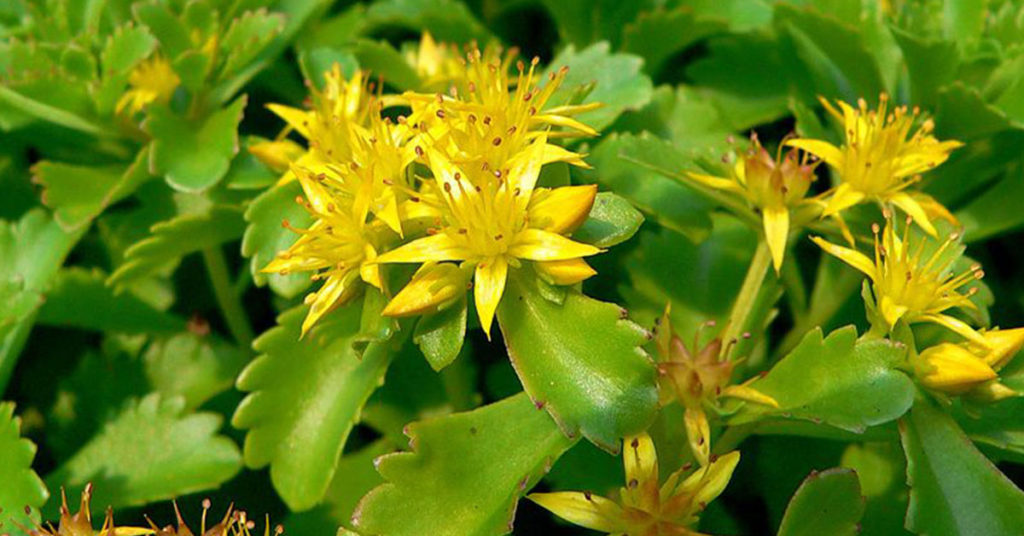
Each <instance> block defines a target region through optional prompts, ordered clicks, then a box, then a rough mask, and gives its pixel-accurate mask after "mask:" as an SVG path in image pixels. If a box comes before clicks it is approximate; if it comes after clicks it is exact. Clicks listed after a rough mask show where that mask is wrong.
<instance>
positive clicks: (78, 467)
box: [45, 394, 241, 517]
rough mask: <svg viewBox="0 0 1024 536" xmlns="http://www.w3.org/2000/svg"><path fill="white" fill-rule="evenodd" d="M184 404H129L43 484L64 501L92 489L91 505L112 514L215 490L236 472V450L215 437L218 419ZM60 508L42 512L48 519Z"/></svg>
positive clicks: (156, 400) (155, 398)
mask: <svg viewBox="0 0 1024 536" xmlns="http://www.w3.org/2000/svg"><path fill="white" fill-rule="evenodd" d="M184 406H185V401H184V400H183V399H181V398H170V399H166V398H161V397H160V395H156V394H153V395H149V396H147V397H145V398H143V399H141V400H138V401H136V402H132V403H130V404H129V405H128V406H126V407H125V408H124V410H123V411H122V412H121V413H120V414H119V415H118V416H117V417H116V418H114V419H113V420H112V421H110V422H109V423H107V425H106V426H105V427H104V428H103V430H102V431H100V433H99V434H98V435H97V436H96V437H94V438H93V439H92V440H91V441H89V443H87V444H86V445H85V446H84V447H82V448H81V450H79V451H78V452H77V453H76V454H75V455H74V456H72V457H71V458H70V459H69V460H67V461H65V462H64V463H63V464H62V465H61V466H60V467H59V468H58V469H57V470H55V471H54V472H53V473H51V474H50V475H48V476H47V477H46V482H47V485H49V486H50V487H52V488H54V489H56V488H57V487H60V486H64V487H65V488H67V493H68V495H70V496H72V497H74V496H77V495H79V493H81V491H82V489H83V488H84V487H85V485H86V484H87V483H89V482H92V483H93V484H94V486H95V488H94V493H93V502H94V503H95V504H103V505H111V506H113V507H114V508H121V507H125V506H136V505H141V504H146V503H148V502H153V501H160V500H166V499H170V498H172V497H176V496H179V495H184V494H186V493H192V492H196V491H203V490H207V489H211V488H214V487H216V486H218V485H220V484H221V483H223V482H225V481H227V480H228V479H230V478H231V477H232V476H234V475H235V474H236V473H237V472H238V470H239V469H240V467H241V456H240V454H239V452H238V447H236V446H235V444H234V443H233V442H232V441H231V440H230V439H228V438H226V437H224V436H218V435H216V433H217V430H218V429H219V428H220V427H221V417H220V416H219V415H217V414H214V413H195V414H186V413H184V412H183V410H184ZM57 507H58V505H57V504H55V503H54V502H50V503H48V504H47V506H46V508H45V513H46V514H47V517H52V516H54V514H56V513H57Z"/></svg>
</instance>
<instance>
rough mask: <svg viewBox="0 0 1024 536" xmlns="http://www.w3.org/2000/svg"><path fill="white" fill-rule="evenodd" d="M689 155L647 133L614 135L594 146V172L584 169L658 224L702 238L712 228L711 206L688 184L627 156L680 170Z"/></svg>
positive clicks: (696, 239)
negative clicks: (674, 179) (638, 163)
mask: <svg viewBox="0 0 1024 536" xmlns="http://www.w3.org/2000/svg"><path fill="white" fill-rule="evenodd" d="M685 155H686V153H685V152H682V151H680V150H679V149H678V148H676V147H675V146H674V145H673V144H672V143H671V142H668V141H665V140H662V139H660V138H656V137H654V136H652V135H650V134H648V133H643V134H641V135H639V136H634V135H633V134H623V135H619V134H618V133H613V134H611V135H610V136H608V137H606V138H604V139H603V140H602V141H601V143H599V144H598V145H597V147H596V148H595V149H594V152H593V154H591V156H590V157H589V160H590V162H591V163H592V164H593V166H594V170H593V171H588V172H585V173H584V177H586V178H587V179H588V180H593V181H596V182H597V183H598V184H600V185H601V186H603V187H605V188H608V189H610V190H612V191H614V192H615V194H616V195H619V196H622V197H624V198H625V199H628V200H629V202H630V203H632V204H633V205H635V206H636V207H637V208H638V209H640V210H641V211H643V213H644V214H645V215H646V216H647V217H649V218H651V220H653V221H655V222H657V223H658V224H660V225H663V226H665V227H668V228H669V229H672V230H674V231H676V232H679V233H682V234H684V235H686V236H688V237H690V238H691V239H693V240H694V241H700V240H703V239H704V238H705V237H707V235H708V232H710V230H711V219H710V218H709V217H708V212H709V211H710V209H711V207H712V204H711V203H710V202H709V201H707V200H706V199H704V198H702V197H700V196H699V195H698V194H697V193H695V192H694V191H693V190H691V189H689V188H687V187H686V186H684V185H682V184H679V183H678V182H676V181H673V180H672V179H669V178H667V177H664V176H662V175H661V174H659V173H657V172H655V171H653V170H651V169H649V168H645V167H641V166H638V165H636V163H634V162H631V161H629V160H627V159H626V158H624V157H627V156H628V157H629V158H631V159H643V160H645V161H651V162H656V163H663V164H664V165H667V166H671V168H679V167H681V166H682V165H683V162H684V161H685V160H686V157H685Z"/></svg>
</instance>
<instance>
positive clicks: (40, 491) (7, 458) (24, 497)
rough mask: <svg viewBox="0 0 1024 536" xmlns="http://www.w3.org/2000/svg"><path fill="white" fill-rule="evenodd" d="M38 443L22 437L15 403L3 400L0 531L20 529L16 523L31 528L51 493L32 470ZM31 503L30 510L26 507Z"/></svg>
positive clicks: (0, 429) (0, 433)
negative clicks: (15, 414) (15, 413)
mask: <svg viewBox="0 0 1024 536" xmlns="http://www.w3.org/2000/svg"><path fill="white" fill-rule="evenodd" d="M35 456H36V446H35V445H34V444H32V442H31V441H29V440H27V439H22V438H21V419H19V418H18V417H15V416H14V404H13V403H12V402H4V403H2V404H0V482H3V485H2V486H0V531H4V532H5V533H7V532H11V531H13V532H15V533H17V524H21V525H22V526H24V527H28V528H32V527H34V526H35V523H36V522H38V521H39V507H41V506H42V505H43V503H45V502H46V498H47V496H48V495H49V493H48V492H47V490H46V486H45V485H44V484H43V481H42V480H40V479H39V477H38V476H37V475H36V472H35V471H33V470H32V459H33V458H35ZM27 507H31V513H29V514H26V512H25V509H26V508H27Z"/></svg>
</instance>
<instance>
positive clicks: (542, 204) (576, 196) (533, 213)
mask: <svg viewBox="0 0 1024 536" xmlns="http://www.w3.org/2000/svg"><path fill="white" fill-rule="evenodd" d="M596 197H597V185H596V184H588V185H586V186H563V187H561V188H554V189H548V188H539V189H537V190H536V191H534V193H533V196H532V197H531V198H530V204H529V205H528V207H527V209H526V210H527V217H528V218H529V219H530V225H531V226H532V227H536V228H538V229H543V230H545V231H550V232H552V233H558V234H567V233H570V232H572V231H575V230H576V229H577V228H578V227H579V226H580V225H583V222H584V221H586V219H587V216H589V215H590V209H591V208H592V207H593V206H594V199H595V198H596Z"/></svg>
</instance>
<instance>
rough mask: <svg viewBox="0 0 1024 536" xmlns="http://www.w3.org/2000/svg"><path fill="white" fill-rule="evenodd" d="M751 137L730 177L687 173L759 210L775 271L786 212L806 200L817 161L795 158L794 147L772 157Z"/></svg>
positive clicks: (786, 231)
mask: <svg viewBox="0 0 1024 536" xmlns="http://www.w3.org/2000/svg"><path fill="white" fill-rule="evenodd" d="M751 141H752V142H753V147H751V148H750V149H749V150H748V151H747V152H746V153H745V154H744V155H743V156H742V157H741V158H739V159H738V160H737V161H736V165H735V166H734V168H733V174H732V177H731V178H723V177H715V176H712V175H704V174H700V173H687V175H688V176H689V177H690V178H691V179H693V180H694V181H697V182H698V183H699V184H702V185H704V186H707V187H710V188H714V189H716V190H722V191H725V192H729V193H731V194H734V195H736V196H738V197H740V198H742V199H744V200H745V201H746V202H748V203H749V204H751V205H752V206H754V207H756V208H757V209H758V210H759V211H760V212H761V217H762V220H763V222H764V235H765V240H766V241H767V243H768V249H769V250H770V251H771V253H772V264H773V265H774V266H775V271H776V272H778V271H779V268H780V267H781V266H782V259H783V256H784V255H785V252H786V239H787V238H788V236H789V226H790V220H791V214H790V213H791V211H792V210H793V208H794V207H796V206H797V205H801V204H808V203H809V202H808V200H806V199H804V195H805V194H806V193H807V189H808V188H810V186H811V182H812V181H813V180H814V178H815V176H814V168H815V167H817V163H810V162H808V160H807V154H806V153H804V157H803V158H798V156H797V151H796V150H791V151H789V152H788V153H786V156H784V157H783V156H781V152H782V148H781V147H780V148H779V153H780V154H779V155H778V156H777V157H776V159H773V158H772V156H771V154H769V153H768V151H766V150H765V149H764V147H762V146H761V143H760V142H759V141H758V139H757V137H756V136H752V137H751Z"/></svg>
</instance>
